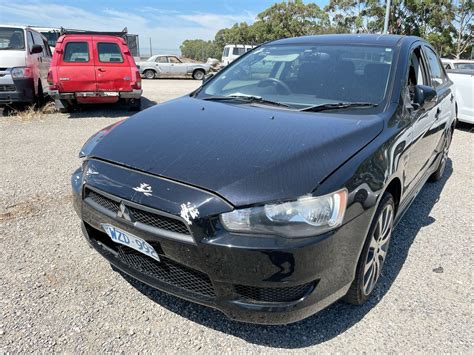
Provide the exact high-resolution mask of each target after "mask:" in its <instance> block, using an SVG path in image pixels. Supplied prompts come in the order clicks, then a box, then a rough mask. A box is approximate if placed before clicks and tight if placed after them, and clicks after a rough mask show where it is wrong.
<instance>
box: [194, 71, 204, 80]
mask: <svg viewBox="0 0 474 355" xmlns="http://www.w3.org/2000/svg"><path fill="white" fill-rule="evenodd" d="M204 75H205V73H204V70H202V69H196V70H195V71H194V72H193V79H194V80H202V79H204Z"/></svg>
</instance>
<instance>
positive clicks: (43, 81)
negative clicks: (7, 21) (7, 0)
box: [0, 25, 51, 107]
mask: <svg viewBox="0 0 474 355" xmlns="http://www.w3.org/2000/svg"><path fill="white" fill-rule="evenodd" d="M50 63H51V50H50V49H49V46H48V41H47V40H46V38H45V37H44V36H42V35H41V34H40V33H39V32H37V31H35V30H33V29H31V28H29V27H27V26H11V25H0V107H1V106H7V105H14V104H20V105H23V104H32V103H40V102H42V101H43V99H44V96H45V95H46V92H47V88H48V83H47V76H48V70H49V65H50Z"/></svg>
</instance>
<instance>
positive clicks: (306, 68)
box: [199, 44, 393, 109]
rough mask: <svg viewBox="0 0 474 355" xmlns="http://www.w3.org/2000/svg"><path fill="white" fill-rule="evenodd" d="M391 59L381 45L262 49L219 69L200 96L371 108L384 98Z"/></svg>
mask: <svg viewBox="0 0 474 355" xmlns="http://www.w3.org/2000/svg"><path fill="white" fill-rule="evenodd" d="M392 60H393V50H392V48H390V47H383V46H368V45H346V44H344V45H317V44H310V45H306V44H305V45H303V44H302V45H273V46H272V45H267V46H263V47H260V48H258V49H256V50H254V51H253V52H251V53H249V54H247V55H246V56H245V57H242V58H241V59H240V60H237V61H236V62H235V63H234V64H233V65H232V66H230V67H229V68H228V69H227V70H226V69H224V70H223V71H222V72H221V73H220V74H218V75H217V76H216V77H215V78H214V79H212V80H211V81H210V82H209V84H208V85H205V86H204V88H203V90H201V92H200V95H199V96H200V97H201V98H206V97H209V96H211V97H219V98H221V99H222V98H223V97H229V96H230V97H234V96H240V97H242V96H247V97H254V98H255V97H257V98H258V99H260V101H261V100H262V99H265V100H267V101H272V102H276V103H279V104H284V105H285V106H289V107H291V108H294V109H305V108H308V107H311V106H314V105H326V104H333V103H366V104H367V105H366V107H369V106H370V105H372V106H375V105H377V104H380V103H381V102H382V101H383V100H384V98H385V95H386V92H387V87H388V85H389V74H390V69H391V66H392ZM211 97H209V98H208V99H211ZM369 104H370V105H369ZM352 106H354V105H352ZM360 107H362V106H360Z"/></svg>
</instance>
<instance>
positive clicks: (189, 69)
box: [139, 55, 211, 80]
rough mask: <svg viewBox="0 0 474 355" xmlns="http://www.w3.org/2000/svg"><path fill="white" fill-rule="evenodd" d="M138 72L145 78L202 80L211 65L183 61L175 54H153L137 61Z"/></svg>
mask: <svg viewBox="0 0 474 355" xmlns="http://www.w3.org/2000/svg"><path fill="white" fill-rule="evenodd" d="M139 67H140V73H141V74H142V75H143V77H145V78H146V79H155V78H159V79H161V78H193V79H195V80H202V79H204V76H205V75H206V74H207V73H209V70H210V69H211V66H210V65H209V64H202V63H190V62H183V61H182V60H181V59H179V58H178V57H177V56H175V55H154V56H151V57H150V58H148V60H146V61H144V62H140V63H139Z"/></svg>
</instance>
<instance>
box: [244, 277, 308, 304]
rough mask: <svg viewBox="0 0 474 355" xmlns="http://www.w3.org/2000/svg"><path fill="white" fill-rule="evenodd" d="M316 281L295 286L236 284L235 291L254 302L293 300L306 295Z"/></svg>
mask: <svg viewBox="0 0 474 355" xmlns="http://www.w3.org/2000/svg"><path fill="white" fill-rule="evenodd" d="M314 285H315V282H308V283H306V284H303V285H298V286H293V287H278V288H275V287H253V286H244V285H235V291H236V292H237V294H238V295H240V296H241V297H242V298H243V299H245V300H247V301H253V302H292V301H296V300H299V299H300V298H302V297H304V296H306V295H307V294H308V293H309V292H310V291H311V290H312V289H313V288H314Z"/></svg>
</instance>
